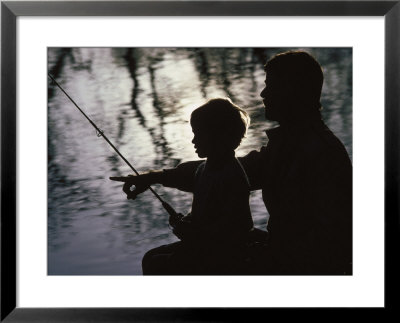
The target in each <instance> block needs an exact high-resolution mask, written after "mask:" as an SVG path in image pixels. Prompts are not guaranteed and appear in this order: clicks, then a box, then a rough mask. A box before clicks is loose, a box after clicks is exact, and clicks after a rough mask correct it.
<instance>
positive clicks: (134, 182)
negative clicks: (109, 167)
mask: <svg viewBox="0 0 400 323" xmlns="http://www.w3.org/2000/svg"><path fill="white" fill-rule="evenodd" d="M146 179H147V178H146V174H143V175H136V176H135V175H128V176H120V177H110V180H112V181H116V182H123V183H125V184H124V186H123V187H122V190H123V191H124V192H125V194H126V198H127V199H128V200H134V199H136V197H137V196H138V195H139V194H141V193H143V192H144V191H145V190H147V189H148V188H149V186H150V183H149V182H148V181H147V180H146ZM132 186H134V187H135V189H134V190H131V188H132Z"/></svg>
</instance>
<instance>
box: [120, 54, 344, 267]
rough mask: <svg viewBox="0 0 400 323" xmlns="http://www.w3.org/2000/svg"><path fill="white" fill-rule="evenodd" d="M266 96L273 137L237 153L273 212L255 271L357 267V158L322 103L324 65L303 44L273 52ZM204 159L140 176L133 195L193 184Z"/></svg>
mask: <svg viewBox="0 0 400 323" xmlns="http://www.w3.org/2000/svg"><path fill="white" fill-rule="evenodd" d="M265 72H266V80H265V88H264V90H263V91H262V92H261V97H262V99H263V103H264V106H265V117H266V118H267V119H269V120H274V121H277V122H278V123H279V127H276V128H274V129H271V130H267V131H266V133H267V136H268V139H269V141H268V144H267V145H266V146H264V147H262V148H261V149H260V150H259V151H252V152H250V153H249V154H248V155H246V156H244V157H242V158H239V160H240V162H241V163H242V165H243V167H244V170H245V171H246V174H247V176H248V178H249V181H250V186H251V190H258V189H261V190H262V196H263V201H264V203H265V206H266V208H267V210H268V212H269V214H270V219H269V221H268V226H267V229H268V232H269V235H270V238H269V245H268V247H267V248H266V249H265V250H264V249H263V251H262V252H261V253H260V254H259V256H258V257H257V259H258V261H256V262H255V263H253V264H252V267H253V268H252V273H254V274H272V275H343V274H347V275H348V274H352V165H351V161H350V159H349V156H348V154H347V151H346V149H345V148H344V146H343V144H342V143H341V142H340V140H339V139H338V138H337V137H336V136H335V135H334V134H333V133H332V132H331V131H330V130H329V129H328V127H327V126H326V125H325V124H324V122H323V120H322V118H321V114H320V110H321V104H320V96H321V89H322V84H323V73H322V69H321V66H320V65H319V63H318V62H317V61H316V60H315V59H314V58H313V57H312V56H311V55H310V54H308V53H306V52H304V51H290V52H285V53H281V54H278V55H276V56H274V57H273V58H272V59H271V60H269V61H268V62H267V64H266V65H265ZM198 164H199V162H197V161H193V162H187V163H182V164H180V165H178V166H177V167H176V168H173V169H167V170H163V171H155V172H150V173H146V174H143V175H140V176H134V177H131V178H132V182H131V183H130V185H136V191H133V192H131V191H130V190H129V189H128V188H129V187H128V186H130V185H127V184H125V185H124V191H125V193H126V194H127V197H128V198H131V199H134V198H136V196H137V194H140V193H141V192H143V191H144V190H145V189H146V188H147V187H148V186H149V185H150V184H154V183H161V184H163V185H164V186H169V187H174V188H178V189H181V190H187V188H188V187H190V186H191V185H192V183H193V180H194V177H195V176H194V173H195V170H196V168H197V166H198Z"/></svg>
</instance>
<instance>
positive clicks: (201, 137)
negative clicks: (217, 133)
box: [192, 126, 217, 158]
mask: <svg viewBox="0 0 400 323" xmlns="http://www.w3.org/2000/svg"><path fill="white" fill-rule="evenodd" d="M192 131H193V140H192V143H193V144H194V149H195V150H196V154H197V155H198V156H199V157H200V158H206V157H210V155H213V154H214V152H215V151H216V146H217V145H216V141H215V137H213V136H212V135H211V134H210V132H209V131H207V129H206V128H205V127H203V128H202V129H199V127H194V126H192Z"/></svg>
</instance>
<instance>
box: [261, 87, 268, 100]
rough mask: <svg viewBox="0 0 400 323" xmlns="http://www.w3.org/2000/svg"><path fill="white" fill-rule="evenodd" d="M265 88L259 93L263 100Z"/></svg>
mask: <svg viewBox="0 0 400 323" xmlns="http://www.w3.org/2000/svg"><path fill="white" fill-rule="evenodd" d="M266 89H267V88H264V89H263V90H262V91H261V93H260V96H261V97H262V98H265V92H266V91H265V90H266Z"/></svg>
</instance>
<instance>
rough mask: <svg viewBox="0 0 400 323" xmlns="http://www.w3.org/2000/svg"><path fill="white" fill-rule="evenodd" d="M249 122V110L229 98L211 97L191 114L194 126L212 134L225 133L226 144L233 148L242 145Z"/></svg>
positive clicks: (191, 122) (191, 121) (219, 134)
mask: <svg viewBox="0 0 400 323" xmlns="http://www.w3.org/2000/svg"><path fill="white" fill-rule="evenodd" d="M249 123H250V117H249V115H248V114H247V112H246V111H244V110H243V109H242V108H240V107H239V106H238V105H236V104H234V103H232V101H231V100H230V99H228V98H226V99H224V98H216V99H211V100H209V101H208V102H207V103H205V104H203V105H202V106H200V107H199V108H197V109H196V110H194V111H193V112H192V114H191V116H190V124H191V125H192V127H196V128H199V127H200V128H201V131H207V132H208V133H209V134H210V135H212V136H216V137H218V136H221V135H223V136H224V138H226V142H225V144H226V145H227V146H228V147H229V148H232V149H233V150H235V149H236V148H237V147H238V146H239V145H240V143H241V141H242V138H243V137H244V136H245V134H246V131H247V127H248V125H249Z"/></svg>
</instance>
